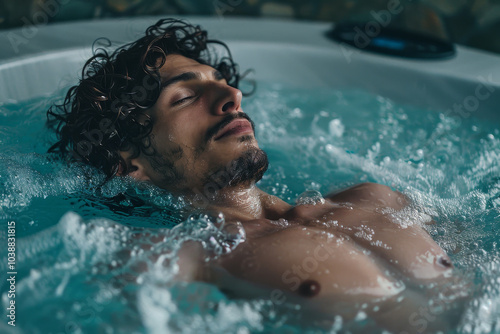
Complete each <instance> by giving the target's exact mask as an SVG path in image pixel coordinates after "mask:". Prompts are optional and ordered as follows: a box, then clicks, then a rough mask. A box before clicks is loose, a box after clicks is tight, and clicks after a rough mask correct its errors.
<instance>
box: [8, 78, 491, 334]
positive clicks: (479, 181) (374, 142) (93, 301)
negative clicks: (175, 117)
mask: <svg viewBox="0 0 500 334" xmlns="http://www.w3.org/2000/svg"><path fill="white" fill-rule="evenodd" d="M49 103H50V101H49V100H47V99H46V98H40V99H36V100H34V101H29V102H25V103H19V104H14V103H11V104H4V105H2V106H0V134H2V138H0V148H1V149H0V189H1V190H0V219H1V220H2V221H5V222H7V221H11V220H14V221H15V222H16V226H17V230H16V232H17V233H18V235H17V265H18V282H17V286H16V287H17V289H18V291H17V292H18V294H17V295H16V305H17V307H18V308H17V314H18V315H19V318H18V326H17V327H16V329H15V332H23V333H48V332H54V333H55V332H68V331H71V332H85V333H86V332H108V333H131V332H134V331H135V332H138V333H143V332H150V333H165V332H182V333H200V332H207V333H222V332H232V333H249V332H252V333H254V332H271V331H272V332H275V333H280V332H282V333H285V332H286V333H299V332H303V331H306V332H307V331H308V330H310V331H311V332H313V330H312V329H307V328H306V329H304V328H301V327H299V326H298V325H297V324H296V323H294V322H293V321H292V320H293V319H300V311H293V310H294V306H292V305H289V306H290V308H289V311H286V312H283V310H277V309H275V307H274V305H273V303H272V302H270V301H269V300H266V299H258V300H252V301H248V300H238V299H232V298H229V297H228V296H226V295H225V294H224V293H222V292H221V291H220V290H219V289H218V288H217V287H216V286H214V285H211V284H208V283H199V282H197V283H178V282H177V283H176V282H174V280H173V277H175V275H176V273H177V272H178V267H177V265H176V259H177V252H178V250H179V249H180V247H181V245H182V244H183V243H184V242H186V241H188V240H191V241H192V240H194V241H198V242H200V243H201V244H202V245H203V247H205V248H206V249H207V250H208V254H209V256H208V257H207V258H206V260H207V261H211V260H213V259H214V258H216V257H218V256H220V255H221V254H224V253H226V252H230V251H231V250H232V249H234V248H235V247H237V246H238V244H239V243H241V242H243V241H244V240H245V232H244V228H243V227H242V226H236V225H233V226H231V227H228V226H224V225H225V222H224V219H223V217H214V218H212V217H208V216H205V215H203V214H201V215H198V216H191V217H190V218H188V219H185V218H183V217H185V216H186V212H185V211H184V210H185V208H186V203H185V202H184V201H183V199H182V198H177V197H175V196H172V195H170V194H168V193H166V192H164V191H162V190H160V189H157V188H155V187H152V186H149V185H146V184H138V183H137V182H135V181H133V180H130V179H128V178H120V179H118V178H117V179H113V180H112V181H110V182H107V183H104V184H103V181H104V177H103V175H101V174H100V173H98V172H96V171H94V170H93V169H91V168H88V167H83V166H78V165H67V164H65V163H62V162H60V161H58V160H57V159H54V158H53V157H51V156H49V155H47V154H46V153H45V151H46V149H47V148H48V147H49V146H50V142H52V141H53V140H54V138H53V136H52V135H50V134H49V133H48V132H47V130H45V128H44V122H45V115H44V112H45V110H46V108H47V106H48V104H49ZM243 107H244V110H245V111H246V112H247V113H248V114H249V115H250V117H251V118H252V119H253V120H254V121H255V123H256V130H257V137H258V140H259V144H260V146H261V147H262V148H263V149H265V150H266V152H267V153H268V155H269V158H270V168H269V171H268V173H266V175H265V176H264V178H263V179H262V180H261V182H260V183H259V186H260V187H261V188H263V190H265V191H267V192H269V193H271V194H274V195H277V196H279V197H281V198H283V199H284V200H286V201H287V202H289V203H294V202H297V203H302V204H315V203H319V202H321V201H322V200H324V199H323V197H322V195H321V194H326V193H328V192H330V191H336V190H340V189H342V188H345V187H348V186H352V185H354V184H357V183H359V182H365V181H372V182H378V183H382V184H386V185H389V186H391V187H393V188H395V189H396V190H399V191H402V192H404V193H405V195H407V196H408V197H409V198H410V200H411V201H412V205H411V206H410V207H407V208H405V209H404V210H402V211H394V210H386V211H384V212H383V214H385V215H387V216H388V217H390V219H391V220H392V221H393V222H394V223H395V224H400V225H402V226H403V227H405V224H409V223H412V224H419V225H422V226H423V227H424V228H425V229H427V231H428V232H429V233H430V234H431V235H432V236H433V238H434V240H436V241H437V242H438V244H439V245H440V246H441V247H443V248H444V249H445V250H446V251H447V252H448V253H449V255H450V257H451V258H452V261H453V263H454V264H455V265H456V267H457V275H459V276H461V277H463V278H464V279H465V280H466V281H468V282H471V286H472V287H471V288H470V289H469V290H468V291H466V292H467V293H468V297H469V299H468V300H469V301H468V302H467V304H466V305H465V311H464V315H463V318H462V320H461V322H460V324H459V326H458V327H457V328H456V329H455V331H456V332H459V333H489V332H494V331H500V324H499V322H498V319H499V318H500V281H499V279H498V277H500V252H499V248H498V244H497V242H498V241H497V240H498V227H497V222H498V221H499V219H500V139H499V138H500V130H499V128H500V126H499V125H498V124H489V123H487V122H483V121H479V120H476V119H474V118H469V119H462V120H458V119H456V118H450V117H447V116H445V115H444V114H442V113H439V112H437V111H427V110H422V109H417V108H413V107H411V106H402V105H398V104H395V103H393V102H392V101H390V100H388V99H385V98H383V97H379V96H372V95H369V94H366V93H363V92H353V91H331V90H326V89H325V90H321V89H319V90H315V91H303V90H296V89H290V88H288V87H283V86H278V85H270V84H261V85H259V90H258V91H257V94H256V95H255V96H253V97H252V98H250V99H249V100H247V101H246V102H245V103H244V105H243ZM68 212H69V213H68ZM431 219H434V220H436V222H437V223H436V224H432V225H427V224H426V223H428V222H429V221H430V220H431ZM332 223H333V222H332ZM335 223H337V224H339V222H335ZM276 224H278V225H279V224H281V225H284V226H286V225H287V224H288V222H286V221H278V222H276ZM174 226H175V227H174ZM5 231H6V228H3V230H2V231H1V235H2V236H4V235H5ZM358 233H360V235H362V236H363V237H366V238H371V237H373V236H372V234H371V232H370V229H369V226H366V227H363V228H362V229H360V230H359V231H358ZM373 242H377V240H373ZM3 251H4V250H3V249H2V252H3ZM0 269H1V270H2V273H5V272H6V270H5V269H6V268H5V264H4V263H2V264H0ZM0 278H1V277H0ZM4 281H5V280H3V279H2V283H0V284H5V283H4ZM5 288H6V287H5V285H3V286H0V289H1V290H0V291H1V292H2V307H4V306H5V303H6V302H7V297H6V293H5ZM436 298H438V297H436ZM436 301H437V299H431V300H430V302H433V303H435V302H436ZM294 312H295V313H294ZM47 319H51V321H47ZM368 320H369V319H367V316H366V313H364V315H363V314H361V313H360V314H359V316H357V317H356V318H355V320H354V321H353V322H352V323H349V322H346V321H343V319H342V318H338V319H336V320H335V323H334V325H333V326H334V327H333V328H332V332H335V331H336V330H349V329H352V328H354V329H356V328H358V329H359V328H360V327H361V326H373V324H370V323H369V321H368ZM352 326H354V327H352ZM356 326H357V327H356ZM4 327H5V326H4V325H3V324H1V325H0V331H2V332H7V330H12V332H14V331H13V329H12V328H4ZM370 328H371V327H370ZM4 329H5V331H4ZM316 330H317V329H316Z"/></svg>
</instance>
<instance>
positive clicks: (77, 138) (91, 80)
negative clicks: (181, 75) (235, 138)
mask: <svg viewBox="0 0 500 334" xmlns="http://www.w3.org/2000/svg"><path fill="white" fill-rule="evenodd" d="M98 41H99V40H98ZM209 44H212V45H214V44H217V45H220V46H222V47H223V49H222V50H223V51H224V52H225V53H226V55H225V56H222V57H219V56H218V55H217V52H216V51H217V50H215V49H214V48H211V49H209V48H208V45H209ZM94 45H95V43H94ZM93 48H94V47H93ZM169 54H180V55H182V56H185V57H188V58H191V59H194V60H196V61H197V62H199V63H202V64H205V65H210V66H212V67H213V68H215V69H217V70H218V71H219V72H220V73H221V74H222V76H223V77H224V78H225V79H226V81H227V83H228V84H229V85H230V86H232V87H235V88H238V84H239V81H240V78H241V75H240V73H239V70H238V66H237V65H236V64H235V63H234V61H233V59H232V56H231V52H230V51H229V48H228V47H227V45H226V44H225V43H223V42H221V41H218V40H212V39H208V38H207V32H206V31H205V30H202V29H201V28H200V26H193V25H191V24H189V23H187V22H184V21H182V20H176V19H162V20H159V21H158V22H157V23H156V24H154V25H152V26H150V27H149V28H147V29H146V35H145V36H144V37H142V38H140V39H139V40H137V41H135V42H132V43H129V44H126V45H124V46H122V47H120V48H118V49H116V50H115V51H113V52H112V53H108V51H107V50H106V49H105V48H103V47H100V48H96V49H95V50H94V52H93V56H92V57H91V58H90V59H89V60H88V61H87V62H86V63H85V65H84V67H83V70H82V74H81V79H80V81H79V84H78V85H75V86H73V87H71V88H70V89H69V91H68V93H67V94H66V97H65V99H64V101H63V102H62V103H61V104H56V105H54V106H52V107H51V108H50V109H49V110H48V112H47V120H48V121H47V124H48V126H49V127H50V128H52V129H53V130H54V131H55V132H56V134H57V136H58V139H59V141H58V142H56V143H55V144H54V145H52V146H51V147H50V148H49V152H55V153H59V154H60V155H61V156H63V157H68V158H69V159H72V160H79V161H83V162H85V163H88V164H90V165H93V166H95V167H97V168H99V169H101V170H102V171H104V173H105V174H106V175H107V177H108V178H111V177H112V176H114V175H116V174H117V172H118V171H119V170H120V168H121V173H122V174H127V170H126V168H127V167H126V166H127V164H126V163H125V162H124V161H123V158H122V157H121V156H120V154H119V152H120V151H131V152H132V158H134V157H137V156H138V155H139V154H140V153H141V152H144V153H146V154H149V155H151V154H153V152H151V150H152V148H151V142H150V139H149V135H150V133H151V130H152V127H153V124H152V121H151V119H150V118H149V117H148V116H147V115H146V114H145V112H144V111H145V110H146V109H148V108H150V107H152V106H153V105H154V104H155V103H156V101H157V99H158V97H159V93H160V89H161V77H160V72H159V69H160V68H161V67H162V66H163V65H164V63H165V61H166V57H167V55H169Z"/></svg>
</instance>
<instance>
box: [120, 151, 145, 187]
mask: <svg viewBox="0 0 500 334" xmlns="http://www.w3.org/2000/svg"><path fill="white" fill-rule="evenodd" d="M120 155H121V157H122V158H121V160H120V166H119V167H118V172H117V173H116V175H118V176H126V175H128V176H131V177H133V178H134V179H136V180H139V181H149V180H151V178H150V177H149V174H148V173H147V169H146V165H145V164H146V163H147V162H146V161H145V160H144V159H141V158H140V156H139V157H137V158H132V159H131V158H130V156H131V154H130V152H120Z"/></svg>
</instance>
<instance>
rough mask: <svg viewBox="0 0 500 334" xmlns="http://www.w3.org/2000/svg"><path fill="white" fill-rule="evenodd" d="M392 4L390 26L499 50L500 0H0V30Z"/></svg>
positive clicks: (343, 12) (335, 15)
mask: <svg viewBox="0 0 500 334" xmlns="http://www.w3.org/2000/svg"><path fill="white" fill-rule="evenodd" d="M396 5H398V6H400V7H398V8H403V10H402V11H401V12H400V13H399V14H397V15H391V16H390V20H391V25H392V26H394V27H397V28H401V29H408V30H412V31H419V32H423V33H427V34H431V35H434V36H439V37H441V38H444V39H449V40H451V41H453V42H456V43H460V44H464V45H469V46H472V47H477V48H480V49H483V50H487V51H492V52H496V53H500V37H499V36H500V0H309V1H304V0H102V1H101V0H99V1H98V0H0V29H8V28H13V27H18V26H23V25H32V24H47V23H52V22H60V21H70V20H87V19H99V18H111V17H123V16H139V15H165V16H166V17H167V16H174V15H212V16H219V17H221V18H224V17H226V16H257V17H278V18H282V19H295V20H312V21H327V22H341V21H361V22H368V21H370V20H374V19H376V17H377V16H379V18H380V17H383V13H384V11H387V10H388V9H389V8H390V6H396ZM380 15H382V16H380Z"/></svg>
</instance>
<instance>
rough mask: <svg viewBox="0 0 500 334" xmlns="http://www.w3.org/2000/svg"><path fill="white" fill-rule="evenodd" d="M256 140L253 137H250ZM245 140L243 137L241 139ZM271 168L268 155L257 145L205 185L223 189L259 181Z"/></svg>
mask: <svg viewBox="0 0 500 334" xmlns="http://www.w3.org/2000/svg"><path fill="white" fill-rule="evenodd" d="M249 137H251V139H254V138H253V136H249ZM241 138H243V137H241ZM268 166H269V161H268V158H267V154H266V153H265V152H264V151H263V150H261V149H260V148H259V147H258V146H257V145H255V146H253V145H252V146H250V147H248V148H247V149H246V150H244V151H243V152H242V153H241V154H239V156H238V157H236V158H234V159H232V160H231V161H229V162H228V163H226V164H225V165H224V166H221V167H220V168H219V169H217V170H216V171H215V172H214V173H212V174H211V175H210V176H209V177H208V178H207V179H206V181H205V184H208V183H216V184H217V185H218V186H219V187H220V188H221V189H222V188H226V187H234V186H237V185H241V184H245V183H256V182H257V181H259V180H260V179H261V178H262V176H264V173H265V172H266V170H267V168H268Z"/></svg>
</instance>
